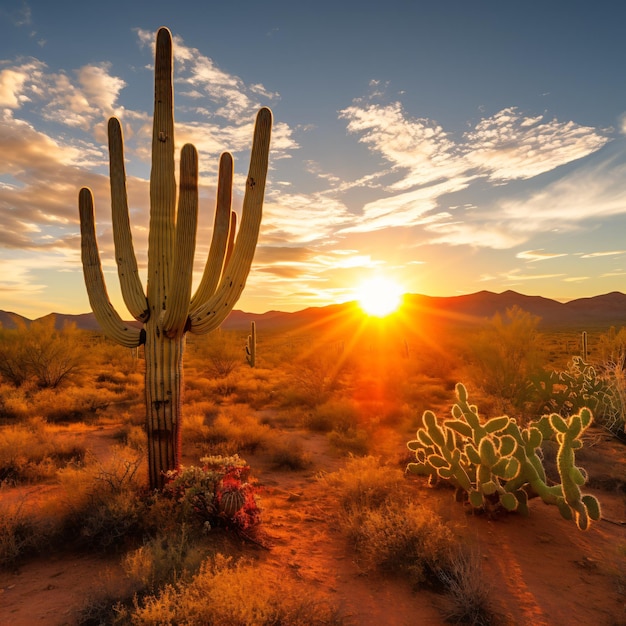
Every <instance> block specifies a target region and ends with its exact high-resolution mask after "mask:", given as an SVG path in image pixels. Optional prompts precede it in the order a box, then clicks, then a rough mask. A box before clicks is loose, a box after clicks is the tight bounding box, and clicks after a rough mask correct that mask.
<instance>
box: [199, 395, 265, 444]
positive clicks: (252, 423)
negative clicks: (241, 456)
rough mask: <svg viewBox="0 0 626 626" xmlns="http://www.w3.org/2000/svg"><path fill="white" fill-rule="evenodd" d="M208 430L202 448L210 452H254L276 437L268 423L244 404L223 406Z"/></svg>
mask: <svg viewBox="0 0 626 626" xmlns="http://www.w3.org/2000/svg"><path fill="white" fill-rule="evenodd" d="M208 431H209V434H208V437H207V439H206V441H205V446H204V447H203V448H202V449H203V452H204V453H210V454H223V455H231V454H236V453H239V452H250V453H253V452H255V451H256V450H258V449H259V448H264V447H266V446H267V445H268V443H269V442H270V440H271V439H273V438H274V437H276V434H275V433H273V432H272V431H271V430H270V428H269V427H268V426H267V425H266V424H261V423H260V422H259V420H258V419H257V418H256V417H254V416H252V415H251V414H250V412H249V410H248V409H247V408H246V407H244V406H242V405H235V406H229V407H223V408H222V410H221V412H220V413H219V415H217V417H215V418H214V419H213V420H212V421H210V423H209V424H208Z"/></svg>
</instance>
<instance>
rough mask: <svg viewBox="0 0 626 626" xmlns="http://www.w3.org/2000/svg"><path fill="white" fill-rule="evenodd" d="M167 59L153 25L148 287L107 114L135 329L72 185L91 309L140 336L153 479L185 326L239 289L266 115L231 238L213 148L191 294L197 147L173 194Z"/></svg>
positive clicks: (214, 318)
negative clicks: (124, 315) (112, 289)
mask: <svg viewBox="0 0 626 626" xmlns="http://www.w3.org/2000/svg"><path fill="white" fill-rule="evenodd" d="M172 67H173V64H172V38H171V34H170V32H169V31H168V30H167V29H166V28H161V29H160V30H159V32H158V34H157V44H156V60H155V90H154V122H153V135H152V170H151V173H150V232H149V236H148V286H147V295H146V294H145V293H144V290H143V287H142V286H141V282H140V280H139V275H138V271H137V261H136V257H135V253H134V249H133V243H132V234H131V229H130V220H129V216H128V201H127V193H126V175H125V170H124V154H123V140H122V132H121V127H120V124H119V122H118V121H117V120H116V119H115V118H112V119H111V120H110V121H109V154H110V172H111V205H112V206H111V208H112V216H113V220H112V221H113V230H114V243H115V257H116V262H117V265H118V275H119V278H120V285H121V290H122V296H123V298H124V302H125V304H126V306H127V308H128V310H129V311H130V313H131V315H133V317H134V318H135V319H136V320H137V321H138V322H140V323H141V324H142V325H143V327H142V328H141V329H137V328H136V327H134V326H132V325H129V324H126V323H125V322H123V321H122V319H121V317H120V316H119V314H118V313H117V312H116V310H115V309H114V307H113V305H112V304H111V302H110V301H109V298H108V295H107V290H106V285H105V281H104V276H103V273H102V267H101V263H100V255H99V252H98V247H97V241H96V234H95V220H94V203H93V195H92V193H91V191H90V190H89V189H87V188H83V189H81V191H80V194H79V212H80V220H81V240H82V244H81V250H82V261H83V272H84V275H85V285H86V287H87V292H88V295H89V301H90V304H91V307H92V309H93V311H94V313H95V315H96V319H97V320H98V322H99V324H100V326H101V327H102V329H103V331H104V332H105V333H106V334H107V335H108V336H109V337H110V338H112V339H113V340H114V341H116V342H117V343H120V344H121V345H124V346H126V347H131V348H133V347H137V346H139V345H141V344H144V346H145V347H144V351H145V359H146V378H145V384H146V396H145V400H146V430H147V434H148V465H149V477H150V486H151V487H152V488H160V487H162V486H163V483H164V481H165V475H166V472H167V471H168V470H173V469H176V468H177V467H178V466H179V462H180V454H181V416H182V410H181V408H182V371H183V367H182V366H183V353H184V349H185V335H186V333H187V332H188V331H190V332H193V333H196V334H206V333H209V332H211V331H212V330H215V329H216V328H218V326H219V325H220V324H221V323H222V322H223V321H224V319H225V318H226V316H227V315H228V314H229V313H230V311H231V310H232V308H233V306H234V305H235V303H236V302H237V300H238V298H239V296H240V295H241V292H242V291H243V288H244V285H245V282H246V278H247V276H248V272H249V271H250V266H251V264H252V258H253V256H254V251H255V248H256V244H257V239H258V235H259V228H260V223H261V214H262V207H263V196H264V191H265V179H266V176H267V168H268V153H269V142H270V134H271V125H272V115H271V112H270V111H269V109H266V108H263V109H261V110H260V111H259V113H258V115H257V119H256V124H255V128H254V139H253V143H252V152H251V157H250V168H249V172H248V179H247V183H246V189H245V195H244V199H243V211H242V221H241V227H240V229H239V232H238V234H237V237H236V238H235V232H234V231H235V228H236V217H235V213H234V212H233V211H231V206H230V203H231V197H232V189H231V188H232V178H233V173H232V170H233V164H232V157H231V155H230V154H228V153H224V154H223V155H222V157H221V158H220V165H219V174H218V188H217V205H216V214H215V224H214V228H213V239H212V241H211V246H210V250H209V258H208V259H207V263H206V265H205V269H204V274H203V277H202V280H201V282H200V285H199V287H198V289H197V291H196V293H195V294H194V295H193V297H191V284H192V275H193V260H194V252H195V240H196V228H197V221H198V155H197V152H196V149H195V148H194V147H193V146H192V145H190V144H187V145H185V146H183V149H182V151H181V158H180V177H179V191H178V198H177V190H176V177H175V172H174V113H173V111H174V108H173V107H174V97H173V87H172V85H173V77H172Z"/></svg>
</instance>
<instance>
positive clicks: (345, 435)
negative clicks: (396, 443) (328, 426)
mask: <svg viewBox="0 0 626 626" xmlns="http://www.w3.org/2000/svg"><path fill="white" fill-rule="evenodd" d="M326 436H327V437H328V442H329V443H330V445H331V447H332V448H333V449H334V450H336V451H337V452H339V453H341V454H355V455H359V456H363V455H365V454H368V453H369V452H370V449H371V446H372V433H371V432H370V431H369V430H367V429H365V428H360V427H358V426H357V427H350V428H346V429H344V430H333V431H332V432H330V433H328V435H326Z"/></svg>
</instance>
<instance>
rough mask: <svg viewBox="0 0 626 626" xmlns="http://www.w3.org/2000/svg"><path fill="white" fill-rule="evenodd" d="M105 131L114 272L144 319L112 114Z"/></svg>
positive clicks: (121, 142)
mask: <svg viewBox="0 0 626 626" xmlns="http://www.w3.org/2000/svg"><path fill="white" fill-rule="evenodd" d="M108 133H109V172H110V179H111V218H112V222H113V241H114V243H115V260H116V262H117V273H118V276H119V279H120V287H121V290H122V297H123V298H124V303H125V304H126V308H128V310H129V312H130V314H131V315H132V316H133V317H134V318H135V319H136V320H138V321H140V322H145V321H146V320H147V319H148V317H149V315H150V310H149V309H148V303H147V301H146V295H145V294H144V291H143V287H142V286H141V281H140V279H139V271H138V270H137V259H136V257H135V251H134V249H133V238H132V234H131V230H130V220H129V217H128V195H127V193H126V169H125V167H124V140H123V137H122V127H121V126H120V123H119V120H118V119H117V118H115V117H112V118H111V119H110V120H109V126H108Z"/></svg>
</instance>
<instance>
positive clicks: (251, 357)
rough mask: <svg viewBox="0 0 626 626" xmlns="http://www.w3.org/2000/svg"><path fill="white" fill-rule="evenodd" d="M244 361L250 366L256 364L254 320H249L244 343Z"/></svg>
mask: <svg viewBox="0 0 626 626" xmlns="http://www.w3.org/2000/svg"><path fill="white" fill-rule="evenodd" d="M246 361H248V364H249V365H250V367H254V366H255V365H256V324H255V323H254V322H250V334H249V335H248V343H247V344H246Z"/></svg>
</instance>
